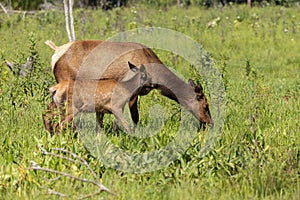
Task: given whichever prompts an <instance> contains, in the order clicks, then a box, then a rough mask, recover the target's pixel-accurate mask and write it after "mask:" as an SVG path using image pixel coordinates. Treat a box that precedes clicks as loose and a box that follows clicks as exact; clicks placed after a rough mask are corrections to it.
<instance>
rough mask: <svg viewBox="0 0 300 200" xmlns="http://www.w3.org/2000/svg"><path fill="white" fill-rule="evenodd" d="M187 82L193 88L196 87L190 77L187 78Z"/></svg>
mask: <svg viewBox="0 0 300 200" xmlns="http://www.w3.org/2000/svg"><path fill="white" fill-rule="evenodd" d="M188 84H189V85H190V86H191V87H192V88H193V89H195V88H196V84H195V83H194V81H193V80H192V79H189V81H188Z"/></svg>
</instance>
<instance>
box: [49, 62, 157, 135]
mask: <svg viewBox="0 0 300 200" xmlns="http://www.w3.org/2000/svg"><path fill="white" fill-rule="evenodd" d="M128 65H129V67H128V69H130V70H129V71H128V72H127V73H126V74H125V76H124V78H123V79H122V80H120V81H116V80H114V79H104V80H91V79H89V80H86V79H85V80H82V79H77V80H75V81H74V80H64V81H61V82H59V83H58V84H57V85H55V86H53V87H50V89H49V90H50V92H51V93H52V94H53V97H52V98H53V103H54V105H53V103H51V104H50V105H51V106H52V108H53V107H59V108H61V111H62V113H63V117H62V123H61V125H60V129H62V128H64V127H65V125H66V124H67V123H68V122H71V121H73V118H74V116H75V115H76V114H77V113H78V112H95V111H96V113H97V119H98V121H99V123H100V126H102V120H103V116H104V114H105V113H112V114H113V115H114V116H115V119H116V121H118V122H120V123H121V124H122V126H123V127H124V128H125V129H126V131H127V132H130V126H129V123H128V122H127V121H126V119H125V118H124V115H123V110H124V107H125V104H126V103H127V102H128V100H129V99H130V97H131V96H133V95H136V93H139V89H140V88H141V87H143V86H144V85H145V84H149V83H150V81H151V78H150V77H149V76H148V74H147V71H146V69H145V67H144V66H143V65H141V66H140V68H138V67H136V66H134V65H133V64H131V63H130V62H128ZM65 106H66V107H65ZM52 117H53V116H52ZM46 119H47V118H45V117H44V123H45V126H46V127H47V129H48V131H50V132H51V131H53V132H54V130H55V128H56V127H51V126H54V125H53V123H52V122H51V119H50V120H46ZM51 123H52V125H51ZM60 131H61V130H60Z"/></svg>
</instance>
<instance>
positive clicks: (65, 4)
mask: <svg viewBox="0 0 300 200" xmlns="http://www.w3.org/2000/svg"><path fill="white" fill-rule="evenodd" d="M64 10H65V21H66V30H67V33H68V38H69V41H70V42H71V41H72V37H71V33H70V26H69V9H68V5H67V1H66V0H64Z"/></svg>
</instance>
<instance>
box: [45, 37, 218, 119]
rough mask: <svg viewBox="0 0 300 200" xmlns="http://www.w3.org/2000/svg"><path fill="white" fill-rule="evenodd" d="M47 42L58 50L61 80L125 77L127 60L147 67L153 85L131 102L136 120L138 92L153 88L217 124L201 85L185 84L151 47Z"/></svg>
mask: <svg viewBox="0 0 300 200" xmlns="http://www.w3.org/2000/svg"><path fill="white" fill-rule="evenodd" d="M46 44H47V45H48V46H50V47H51V48H52V49H54V50H55V52H54V54H53V56H52V70H53V73H54V76H55V79H56V81H57V82H58V83H60V82H62V81H66V80H67V81H68V80H75V79H78V78H79V79H99V78H101V79H115V80H117V81H118V80H121V79H122V78H123V77H124V76H125V74H126V72H127V71H128V70H129V69H128V67H127V65H128V64H127V62H128V61H129V62H131V63H133V64H134V65H136V66H141V65H142V64H143V65H144V66H145V68H146V71H147V72H148V73H149V76H151V79H152V80H151V81H152V84H151V86H150V85H145V86H144V87H143V88H142V89H140V90H139V93H137V94H136V95H134V96H132V97H131V99H130V102H129V108H130V112H131V117H132V120H133V122H134V123H137V122H138V121H139V115H138V109H137V100H138V95H145V94H147V93H149V91H151V90H152V89H159V90H160V91H161V94H162V95H164V96H166V97H168V98H170V99H173V100H175V101H176V102H178V103H180V104H181V105H182V106H183V107H184V108H185V109H187V110H188V111H190V112H191V113H192V114H193V115H194V116H195V117H196V118H197V119H198V120H199V121H200V122H202V123H208V124H213V120H212V118H211V115H210V111H209V106H208V103H207V99H206V97H205V95H204V93H203V90H202V87H201V85H199V86H196V85H195V84H194V83H193V82H192V81H189V84H186V83H184V82H183V81H182V80H181V79H179V78H178V77H177V76H176V75H175V74H174V73H173V72H171V71H170V70H169V69H168V68H167V67H166V66H164V65H163V63H162V62H161V61H160V59H159V58H158V57H157V56H156V54H155V53H154V52H153V51H152V50H151V49H150V48H148V47H146V46H144V45H142V44H138V43H132V42H108V41H101V40H78V41H73V42H70V43H67V44H64V45H62V46H59V47H57V46H56V45H55V44H54V43H53V42H51V41H46Z"/></svg>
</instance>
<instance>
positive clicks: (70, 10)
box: [69, 0, 76, 40]
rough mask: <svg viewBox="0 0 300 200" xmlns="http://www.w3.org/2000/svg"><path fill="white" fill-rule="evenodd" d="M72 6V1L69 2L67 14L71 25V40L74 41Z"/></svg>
mask: <svg viewBox="0 0 300 200" xmlns="http://www.w3.org/2000/svg"><path fill="white" fill-rule="evenodd" d="M73 4H74V0H69V14H70V25H71V32H72V40H76V37H75V30H74V18H73Z"/></svg>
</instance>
